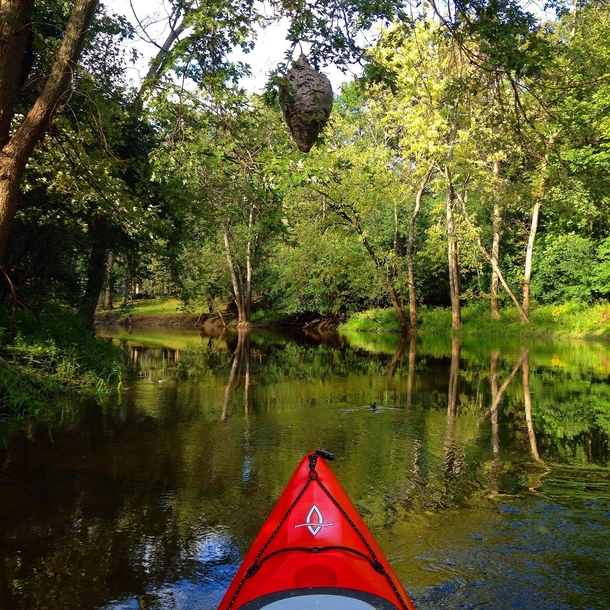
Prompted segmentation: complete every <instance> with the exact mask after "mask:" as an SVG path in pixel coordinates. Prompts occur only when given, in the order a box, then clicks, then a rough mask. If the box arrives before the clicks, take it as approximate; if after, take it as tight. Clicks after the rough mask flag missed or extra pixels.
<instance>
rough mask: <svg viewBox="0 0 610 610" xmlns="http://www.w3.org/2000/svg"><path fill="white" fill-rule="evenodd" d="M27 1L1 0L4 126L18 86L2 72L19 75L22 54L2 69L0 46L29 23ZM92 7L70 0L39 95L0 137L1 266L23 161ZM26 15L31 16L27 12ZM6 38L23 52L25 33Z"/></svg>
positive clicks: (92, 2) (44, 123)
mask: <svg viewBox="0 0 610 610" xmlns="http://www.w3.org/2000/svg"><path fill="white" fill-rule="evenodd" d="M29 2H30V0H22V1H21V2H19V1H17V0H4V1H3V2H2V3H1V4H0V19H2V23H1V25H0V28H1V31H2V37H3V40H1V41H0V46H2V51H0V60H1V62H2V65H3V68H0V74H3V76H1V77H0V79H3V80H0V89H2V93H1V94H0V100H1V103H2V104H3V105H2V107H0V121H2V122H3V123H5V122H6V121H9V122H10V121H11V120H12V118H13V104H14V100H15V96H16V93H17V90H18V87H19V78H16V77H15V76H14V75H12V76H11V75H9V74H5V73H6V72H7V71H9V70H10V69H11V66H13V67H14V69H16V70H19V71H20V70H21V66H22V63H23V55H22V57H21V59H19V58H16V57H13V61H15V63H14V64H11V66H8V65H5V63H4V62H5V58H6V57H8V55H10V53H11V51H10V50H6V48H5V47H6V43H5V44H1V43H3V42H5V40H7V38H6V37H5V34H7V33H9V32H8V30H9V29H10V28H11V27H14V26H16V25H18V24H19V23H22V22H23V19H26V20H27V19H28V7H29ZM97 4H98V2H97V0H74V7H73V9H72V13H71V15H70V20H69V21H68V25H67V26H66V31H65V33H64V36H63V38H62V41H61V44H60V45H59V49H58V51H57V54H56V56H55V59H54V60H53V65H52V67H51V72H50V74H49V78H48V79H47V82H46V83H45V85H44V87H43V89H42V91H41V93H40V95H39V96H38V98H37V99H36V101H35V102H34V104H33V105H32V107H31V108H30V110H29V111H28V113H27V114H26V116H25V118H24V119H23V121H22V122H21V124H20V125H19V127H18V128H17V130H16V131H15V133H13V134H12V135H11V136H9V137H8V139H7V137H6V136H3V135H1V134H0V142H1V143H2V151H1V152H0V262H1V261H2V260H3V259H4V253H5V250H6V244H7V240H8V235H9V232H10V229H11V225H12V223H13V218H14V217H15V208H16V206H17V201H18V198H19V189H20V186H21V180H22V179H23V173H24V171H25V166H26V163H27V161H28V159H29V158H30V156H31V154H32V152H33V151H34V147H35V146H36V144H37V143H38V142H39V141H40V140H41V138H42V137H43V135H44V133H45V131H46V129H47V127H48V125H49V123H50V121H51V119H52V117H53V115H54V114H55V111H56V109H57V104H58V102H59V100H60V98H61V96H62V95H63V94H64V93H65V92H66V91H67V90H68V88H69V86H70V82H71V80H72V77H73V75H74V71H75V69H76V63H77V62H78V59H79V57H80V54H81V50H82V47H83V43H84V41H85V36H86V34H87V30H88V28H89V26H90V24H91V20H92V19H93V15H94V14H95V10H96V8H97ZM29 11H30V13H31V8H30V9H29ZM5 19H6V21H5ZM20 20H21V21H20ZM11 24H12V26H11ZM21 27H23V25H21ZM11 34H12V35H13V36H16V42H15V44H17V45H19V48H20V52H21V53H22V54H23V53H24V52H25V46H24V43H23V42H18V41H20V40H21V38H20V37H21V36H23V35H25V34H23V32H21V34H17V33H16V32H15V31H14V30H13V32H11ZM16 66H18V68H17V67H16ZM5 86H6V87H7V89H6V90H4V88H5ZM11 100H12V101H11Z"/></svg>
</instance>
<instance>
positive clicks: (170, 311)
mask: <svg viewBox="0 0 610 610" xmlns="http://www.w3.org/2000/svg"><path fill="white" fill-rule="evenodd" d="M181 307H182V304H181V302H180V301H179V300H178V299H145V300H142V301H135V302H134V303H133V305H132V307H131V313H132V314H133V315H138V316H169V315H172V316H175V315H176V314H183V313H184V311H183V310H182V309H181Z"/></svg>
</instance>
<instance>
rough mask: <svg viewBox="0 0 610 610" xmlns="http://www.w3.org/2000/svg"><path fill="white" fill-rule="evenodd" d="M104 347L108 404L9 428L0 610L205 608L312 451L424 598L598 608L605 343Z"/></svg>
mask: <svg viewBox="0 0 610 610" xmlns="http://www.w3.org/2000/svg"><path fill="white" fill-rule="evenodd" d="M134 330H135V329H134ZM320 339H323V342H320V341H319V340H320ZM117 340H119V341H121V342H122V344H123V347H124V351H125V357H126V362H128V363H129V365H130V371H131V372H130V374H129V375H128V376H127V379H126V385H127V386H128V388H129V389H128V390H127V391H126V393H125V395H124V396H123V400H122V402H121V404H120V405H111V404H108V405H103V406H98V405H96V404H85V405H81V406H77V405H74V406H73V409H72V411H71V415H70V417H67V418H65V419H64V421H57V422H51V423H49V424H48V425H45V426H42V425H38V426H32V425H29V426H28V425H26V424H24V425H23V427H22V429H13V430H12V431H9V430H8V429H3V431H2V434H3V435H4V436H2V437H1V438H3V445H2V448H1V449H0V498H1V499H2V500H1V501H0V608H3V609H4V608H6V609H7V610H12V609H25V608H28V609H30V608H31V609H42V608H104V609H107V610H111V609H112V610H116V609H119V608H121V609H123V608H124V609H127V608H129V609H132V608H134V609H135V608H199V609H201V608H203V609H205V610H212V609H213V608H215V607H216V604H217V603H218V601H219V600H220V598H221V596H222V594H223V592H224V590H225V588H226V586H227V584H228V582H229V580H230V578H231V576H232V574H233V573H234V571H235V569H236V568H237V565H238V563H239V561H240V558H241V557H242V556H243V554H244V552H245V550H246V549H247V547H248V544H249V543H250V541H251V540H252V539H253V537H254V536H255V534H256V532H257V531H258V528H259V527H260V525H261V524H262V522H263V521H264V519H265V516H266V515H267V513H268V512H269V510H270V509H271V507H272V505H273V503H274V501H275V499H276V498H277V497H278V496H279V494H280V492H281V490H282V488H283V485H284V484H285V482H286V481H287V479H288V478H289V476H290V474H291V472H292V470H293V469H294V467H295V465H296V464H297V462H298V460H299V459H300V457H301V456H302V454H303V453H305V452H306V451H307V450H310V449H312V448H317V447H324V448H326V449H328V450H331V451H333V452H334V453H336V454H337V455H338V457H339V459H338V461H337V462H336V463H335V465H334V466H333V469H334V470H335V472H336V474H337V476H338V478H339V479H340V481H341V482H342V483H343V485H344V487H345V488H346V490H347V491H348V493H349V495H350V496H351V497H352V499H353V500H354V502H355V504H356V505H357V507H358V508H359V510H360V511H361V512H362V514H363V516H364V518H365V519H366V521H367V522H368V523H369V525H370V526H371V528H372V530H373V532H374V534H375V535H376V537H377V538H378V540H379V542H380V543H381V545H382V546H383V547H384V549H385V550H386V552H387V554H388V557H389V559H390V561H391V562H392V563H393V565H394V567H395V569H396V571H397V573H398V575H399V577H400V578H401V579H402V580H403V582H404V584H405V586H406V587H407V589H408V590H410V591H411V592H412V593H413V594H414V597H415V601H416V602H417V604H418V607H419V608H420V609H426V608H429V609H432V608H448V607H462V608H475V607H476V608H479V607H489V608H492V607H493V608H512V607H519V606H521V607H531V605H532V603H534V602H535V604H536V607H537V608H542V609H549V610H550V609H551V608H553V609H555V608H576V607H578V608H580V607H582V608H600V609H601V608H605V607H606V604H605V602H604V601H602V600H606V599H607V598H608V585H607V584H606V582H605V578H602V577H600V576H599V574H600V573H603V572H604V571H606V572H607V571H608V570H609V569H610V550H609V549H610V528H609V527H608V525H610V483H609V477H608V474H609V471H608V436H609V434H610V387H609V386H608V384H607V380H608V375H609V373H610V370H609V368H608V365H607V362H609V361H610V358H608V353H607V351H604V349H602V348H600V347H599V346H586V345H584V346H580V345H579V346H575V344H545V343H534V344H532V345H528V346H523V345H512V344H510V343H504V344H502V345H499V344H485V343H484V342H481V341H478V342H476V343H468V342H463V343H462V342H460V341H459V340H457V339H453V340H451V339H447V340H445V339H434V338H431V339H423V340H420V341H416V340H415V339H414V338H411V339H407V340H401V339H400V338H399V337H387V336H379V335H375V336H373V335H371V336H367V335H357V336H353V337H352V336H350V337H345V336H343V337H341V336H337V335H334V336H330V335H327V336H325V337H317V336H313V335H312V334H311V333H309V334H305V335H295V334H293V335H280V334H277V333H272V332H266V333H256V334H255V333H252V334H247V333H230V332H229V331H228V330H227V331H225V332H224V333H221V334H218V335H216V336H213V337H210V336H207V335H202V334H199V333H196V332H193V333H185V332H183V331H182V332H176V333H168V334H166V335H159V334H158V333H157V334H155V333H154V332H153V331H150V330H149V331H141V332H140V334H139V335H137V334H135V332H134V333H133V334H122V335H121V334H118V336H117ZM519 373H521V374H519ZM367 405H368V406H371V405H375V408H374V409H373V408H367ZM0 425H1V424H0Z"/></svg>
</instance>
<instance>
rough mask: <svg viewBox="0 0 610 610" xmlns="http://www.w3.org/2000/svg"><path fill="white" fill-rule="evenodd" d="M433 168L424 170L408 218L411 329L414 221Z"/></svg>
mask: <svg viewBox="0 0 610 610" xmlns="http://www.w3.org/2000/svg"><path fill="white" fill-rule="evenodd" d="M433 169H434V163H432V164H431V165H430V168H429V169H428V171H427V172H426V175H425V176H424V177H423V178H422V181H421V182H420V184H419V188H418V189H417V194H416V195H415V207H414V208H413V213H412V214H411V219H410V220H409V241H408V243H407V277H408V283H409V321H410V323H411V329H414V328H416V327H417V303H416V300H415V270H414V266H413V245H414V242H415V221H416V220H417V217H418V215H419V211H420V210H421V200H422V197H423V194H424V190H425V188H426V186H427V185H428V182H429V180H430V176H432V170H433Z"/></svg>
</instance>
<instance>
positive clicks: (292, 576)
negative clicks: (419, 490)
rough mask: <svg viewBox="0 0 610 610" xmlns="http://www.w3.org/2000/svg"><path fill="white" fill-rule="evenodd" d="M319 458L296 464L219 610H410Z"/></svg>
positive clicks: (384, 561) (376, 547)
mask: <svg viewBox="0 0 610 610" xmlns="http://www.w3.org/2000/svg"><path fill="white" fill-rule="evenodd" d="M324 458H326V459H334V458H333V456H332V455H331V454H329V453H326V452H324V451H316V452H314V453H309V454H307V455H306V456H305V457H304V458H303V460H302V461H301V463H300V464H299V467H298V468H297V469H296V472H295V473H294V474H293V475H292V478H291V479H290V481H288V485H286V489H285V490H284V492H283V493H282V495H281V496H280V498H279V500H278V501H277V504H276V505H275V507H274V509H273V510H272V511H271V515H269V518H268V519H267V521H266V522H265V524H264V525H263V528H262V529H261V531H260V532H259V534H258V536H257V537H256V540H255V541H254V543H253V544H252V546H251V547H250V550H249V551H248V553H247V554H246V557H245V558H244V561H243V563H242V565H241V567H240V568H239V570H238V571H237V574H235V577H234V578H233V580H232V581H231V584H230V586H229V588H228V590H227V592H226V593H225V596H224V597H223V599H222V601H221V602H220V606H218V610H239V609H242V610H261V609H263V608H264V609H265V610H310V609H312V608H315V609H316V610H326V609H333V610H415V607H414V606H413V603H412V602H411V600H410V599H409V596H408V595H407V593H406V592H405V590H404V589H403V587H402V585H401V584H400V581H399V580H398V578H397V577H396V574H394V571H393V570H392V568H391V567H390V564H389V563H388V560H387V559H386V558H385V556H384V554H383V552H382V551H381V549H380V548H379V545H378V544H377V543H376V542H375V539H374V538H373V536H372V534H371V532H370V531H369V529H368V527H367V526H366V525H365V523H364V521H363V520H362V517H360V515H359V514H358V511H357V510H356V508H355V507H354V505H353V504H352V503H351V501H350V499H349V498H348V497H347V495H346V493H345V491H343V488H342V487H341V485H340V484H339V481H337V479H336V478H335V475H334V474H333V473H332V471H331V470H330V468H329V467H328V466H327V465H326V462H325V461H324Z"/></svg>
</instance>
